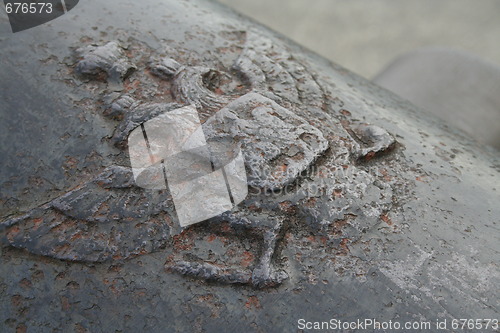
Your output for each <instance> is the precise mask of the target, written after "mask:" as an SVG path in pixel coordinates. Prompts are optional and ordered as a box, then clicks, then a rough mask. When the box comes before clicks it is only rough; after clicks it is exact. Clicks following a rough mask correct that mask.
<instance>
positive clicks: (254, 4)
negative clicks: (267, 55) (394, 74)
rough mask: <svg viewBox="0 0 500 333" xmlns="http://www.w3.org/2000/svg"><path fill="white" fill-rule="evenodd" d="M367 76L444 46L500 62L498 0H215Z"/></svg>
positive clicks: (369, 76)
mask: <svg viewBox="0 0 500 333" xmlns="http://www.w3.org/2000/svg"><path fill="white" fill-rule="evenodd" d="M219 2H221V3H224V4H226V5H228V6H229V7H232V8H234V9H235V10H237V11H238V12H240V13H242V14H245V15H247V16H250V17H252V18H253V19H255V20H256V21H258V22H260V23H262V24H264V25H266V26H268V27H270V28H272V29H273V30H276V31H278V32H280V33H282V34H284V35H285V36H287V37H289V38H291V39H293V40H294V41H296V42H298V43H299V44H301V45H303V46H306V47H308V48H309V49H311V50H313V51H315V52H316V53H319V54H320V55H322V56H324V57H326V58H328V59H330V60H332V61H333V62H335V63H337V64H339V65H341V66H344V67H346V68H348V69H350V70H351V71H353V72H355V73H358V74H360V75H362V76H364V77H366V78H368V79H371V78H373V77H374V76H375V74H377V73H378V72H379V71H381V70H382V69H383V68H384V66H385V65H387V64H388V63H389V62H391V61H392V60H394V58H396V57H397V56H399V55H401V54H404V53H406V52H409V51H413V50H415V49H417V48H419V47H423V46H432V45H439V46H447V47H452V48H455V49H461V50H465V51H468V52H470V53H473V54H476V55H478V56H479V57H481V58H483V59H485V60H489V61H491V62H493V63H495V64H497V65H500V1H499V0H476V1H475V0H418V1H416V0H415V1H410V0H274V1H269V0H219Z"/></svg>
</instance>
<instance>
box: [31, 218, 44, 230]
mask: <svg viewBox="0 0 500 333" xmlns="http://www.w3.org/2000/svg"><path fill="white" fill-rule="evenodd" d="M42 222H43V219H42V218H37V219H34V220H33V230H37V229H38V228H39V227H40V224H42Z"/></svg>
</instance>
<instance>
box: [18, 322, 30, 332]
mask: <svg viewBox="0 0 500 333" xmlns="http://www.w3.org/2000/svg"><path fill="white" fill-rule="evenodd" d="M27 330H28V327H26V325H24V324H19V325H18V326H17V327H16V333H26V331H27Z"/></svg>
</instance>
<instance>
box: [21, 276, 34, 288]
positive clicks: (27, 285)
mask: <svg viewBox="0 0 500 333" xmlns="http://www.w3.org/2000/svg"><path fill="white" fill-rule="evenodd" d="M19 286H21V287H22V288H24V289H27V288H31V287H32V286H33V285H32V284H31V281H30V280H28V279H26V278H24V279H22V280H21V282H19Z"/></svg>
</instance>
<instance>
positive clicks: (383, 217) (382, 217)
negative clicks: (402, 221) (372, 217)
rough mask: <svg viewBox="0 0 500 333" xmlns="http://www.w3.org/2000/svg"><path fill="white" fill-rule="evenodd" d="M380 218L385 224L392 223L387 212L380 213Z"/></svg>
mask: <svg viewBox="0 0 500 333" xmlns="http://www.w3.org/2000/svg"><path fill="white" fill-rule="evenodd" d="M380 218H381V219H382V221H384V222H385V223H387V225H393V222H392V220H391V218H390V217H389V216H387V214H382V215H380Z"/></svg>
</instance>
